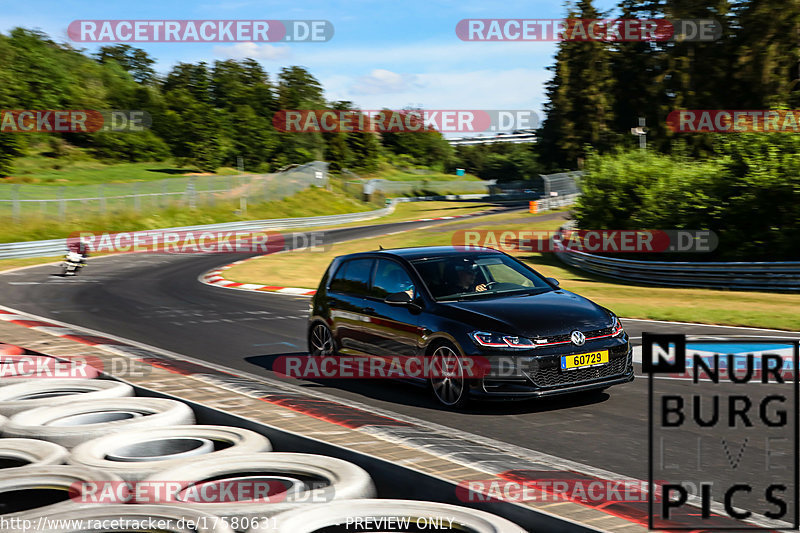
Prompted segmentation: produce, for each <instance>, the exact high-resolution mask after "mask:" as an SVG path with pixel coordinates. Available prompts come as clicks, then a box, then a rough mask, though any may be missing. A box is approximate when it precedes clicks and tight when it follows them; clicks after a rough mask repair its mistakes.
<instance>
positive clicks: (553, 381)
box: [530, 357, 628, 387]
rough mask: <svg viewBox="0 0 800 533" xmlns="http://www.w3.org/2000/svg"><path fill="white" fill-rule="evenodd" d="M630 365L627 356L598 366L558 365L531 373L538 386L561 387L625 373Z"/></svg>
mask: <svg viewBox="0 0 800 533" xmlns="http://www.w3.org/2000/svg"><path fill="white" fill-rule="evenodd" d="M627 366H628V358H627V357H617V358H615V359H612V360H611V361H610V362H609V363H608V364H607V365H603V366H598V367H596V368H580V369H578V370H563V371H562V370H561V368H560V367H558V366H552V367H550V368H540V369H538V370H537V371H535V372H532V373H531V374H530V378H531V379H532V380H533V382H534V384H535V385H536V386H537V387H559V386H563V385H578V384H580V383H583V382H586V381H594V380H596V379H603V378H610V377H615V376H619V375H622V374H624V373H625V370H626V368H627Z"/></svg>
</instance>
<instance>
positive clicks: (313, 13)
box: [0, 0, 613, 112]
mask: <svg viewBox="0 0 800 533" xmlns="http://www.w3.org/2000/svg"><path fill="white" fill-rule="evenodd" d="M596 5H597V7H598V8H599V9H606V10H607V9H611V8H612V7H613V1H610V0H601V1H599V2H596ZM0 6H2V10H3V15H4V16H3V17H2V19H0V30H2V31H3V32H7V31H8V30H9V29H10V28H12V27H14V26H24V27H27V28H37V29H40V30H42V31H44V32H46V33H47V34H49V35H50V36H51V38H53V39H54V40H56V41H62V42H70V41H69V38H68V37H67V31H66V30H67V26H68V25H69V23H70V22H72V21H73V20H80V19H95V20H97V19H100V20H104V19H124V20H136V19H139V20H142V19H151V20H154V19H155V20H157V19H195V20H197V19H227V20H230V19H244V20H252V19H272V20H276V19H277V20H286V19H325V20H329V21H331V22H332V23H333V26H334V28H335V36H334V37H333V39H332V40H330V41H328V42H324V43H291V44H290V43H286V44H284V43H216V44H214V43H153V44H141V43H139V44H136V46H138V47H140V48H143V49H145V50H146V51H147V52H148V53H150V54H151V56H153V57H154V58H156V59H157V61H158V62H157V65H156V69H157V70H158V71H159V72H166V71H167V70H169V68H170V67H171V66H172V65H174V64H175V63H177V62H179V61H185V62H198V61H206V62H208V63H213V61H215V60H218V59H228V58H235V59H241V58H244V57H253V58H254V59H256V60H258V61H259V62H260V63H261V64H262V65H263V66H264V68H265V69H266V70H267V71H268V72H269V73H270V74H271V75H273V77H274V74H275V73H277V72H278V71H279V70H280V68H281V67H284V66H289V65H301V66H304V67H306V68H307V69H308V70H309V71H310V72H311V73H312V74H313V75H314V76H315V77H316V78H317V79H318V80H320V82H321V83H322V85H323V87H324V88H325V96H326V98H327V99H329V100H350V101H353V102H355V103H356V105H358V106H359V107H361V108H362V109H376V108H381V107H389V108H393V109H398V108H402V107H405V106H408V105H414V106H421V107H424V108H426V109H533V110H535V111H536V112H540V111H541V107H542V104H543V103H544V83H545V82H546V81H547V80H548V79H549V77H550V72H549V71H547V70H546V67H547V66H549V65H550V64H552V62H553V55H554V53H555V43H546V42H538V43H537V42H528V43H525V42H464V41H461V40H459V39H458V37H456V34H455V26H456V23H457V22H458V21H459V20H461V19H465V18H536V19H551V18H560V17H563V16H564V13H565V8H564V5H563V3H562V2H552V1H542V0H533V1H532V0H527V1H520V0H505V1H503V2H502V3H492V2H486V1H485V0H483V1H482V0H460V1H459V0H439V1H425V0H402V1H394V2H393V1H373V0H348V1H345V0H334V1H321V0H292V1H286V0H283V1H280V2H278V1H265V0H219V1H216V0H192V1H188V0H179V1H172V2H167V1H163V0H162V1H157V0H137V1H130V0H128V1H125V2H116V1H113V0H112V1H106V2H97V1H96V0H95V1H89V0H80V1H63V0H62V1H57V0H45V1H40V0H33V1H29V2H8V1H3V2H0ZM72 44H73V46H76V47H78V48H80V47H86V48H87V50H88V51H89V52H94V51H95V50H96V49H97V48H98V47H97V46H95V45H86V44H83V43H72Z"/></svg>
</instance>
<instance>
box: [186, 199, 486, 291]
mask: <svg viewBox="0 0 800 533" xmlns="http://www.w3.org/2000/svg"><path fill="white" fill-rule="evenodd" d="M488 212H489V211H478V212H477V213H466V214H463V215H452V216H447V217H434V218H419V219H417V220H409V221H408V222H433V221H436V220H453V219H456V218H467V217H474V216H478V215H485V214H486V213H488ZM394 233H401V232H399V231H396V232H394ZM384 235H392V233H386V234H384ZM282 252H291V250H282V251H280V252H275V253H282ZM258 257H264V256H263V255H256V256H253V257H248V258H247V259H242V260H241V261H235V262H233V263H230V264H228V265H225V266H221V267H219V268H215V269H214V270H209V271H208V272H206V273H205V274H201V275H200V277H198V278H197V279H198V281H200V283H204V284H206V285H213V286H215V287H222V288H225V289H236V290H240V291H255V292H277V293H280V294H290V295H292V296H313V295H315V294H316V293H317V291H316V290H312V289H302V288H300V287H281V286H277V285H259V284H257V283H239V282H238V281H231V280H229V279H228V278H226V277H225V276H224V275H223V272H225V271H226V270H228V269H229V268H232V267H234V266H236V265H240V264H242V263H244V262H245V261H249V260H251V259H256V258H258Z"/></svg>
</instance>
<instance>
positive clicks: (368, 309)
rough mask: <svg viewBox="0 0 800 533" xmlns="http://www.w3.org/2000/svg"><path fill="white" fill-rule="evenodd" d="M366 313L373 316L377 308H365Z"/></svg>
mask: <svg viewBox="0 0 800 533" xmlns="http://www.w3.org/2000/svg"><path fill="white" fill-rule="evenodd" d="M364 312H365V313H370V314H372V313H374V312H375V308H374V307H365V308H364Z"/></svg>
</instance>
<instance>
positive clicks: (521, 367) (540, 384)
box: [470, 339, 634, 398]
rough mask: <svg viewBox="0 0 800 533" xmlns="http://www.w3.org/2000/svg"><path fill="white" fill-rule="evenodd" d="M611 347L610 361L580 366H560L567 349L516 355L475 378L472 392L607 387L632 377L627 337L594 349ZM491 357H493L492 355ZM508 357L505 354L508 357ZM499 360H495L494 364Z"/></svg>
mask: <svg viewBox="0 0 800 533" xmlns="http://www.w3.org/2000/svg"><path fill="white" fill-rule="evenodd" d="M595 349H602V350H606V349H608V350H609V354H610V357H609V363H608V364H606V365H603V366H597V367H589V368H584V369H578V370H568V371H563V370H561V366H560V365H561V357H562V356H563V355H569V354H566V353H553V354H549V355H537V356H530V355H528V356H525V355H520V356H517V357H515V359H516V361H517V364H516V365H515V368H513V369H510V370H509V369H502V368H499V367H498V371H497V372H496V373H495V372H494V371H493V372H491V373H490V374H489V375H487V376H485V377H483V378H480V379H476V380H474V381H473V382H472V385H471V388H470V394H471V395H472V396H477V397H485V398H493V397H494V398H502V397H507V398H539V397H547V396H556V395H559V394H570V393H575V392H583V391H589V390H596V389H604V388H606V387H610V386H612V385H619V384H622V383H628V382H630V381H633V379H634V373H633V350H632V348H631V346H630V344H629V343H628V342H627V339H625V341H624V342H619V341H617V342H614V343H611V344H608V345H605V346H601V347H593V348H592V350H595ZM488 359H490V360H492V358H491V357H488ZM507 360H508V359H507V358H506V359H505V361H507ZM498 362H499V359H498V360H492V366H493V368H495V364H496V363H498Z"/></svg>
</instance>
